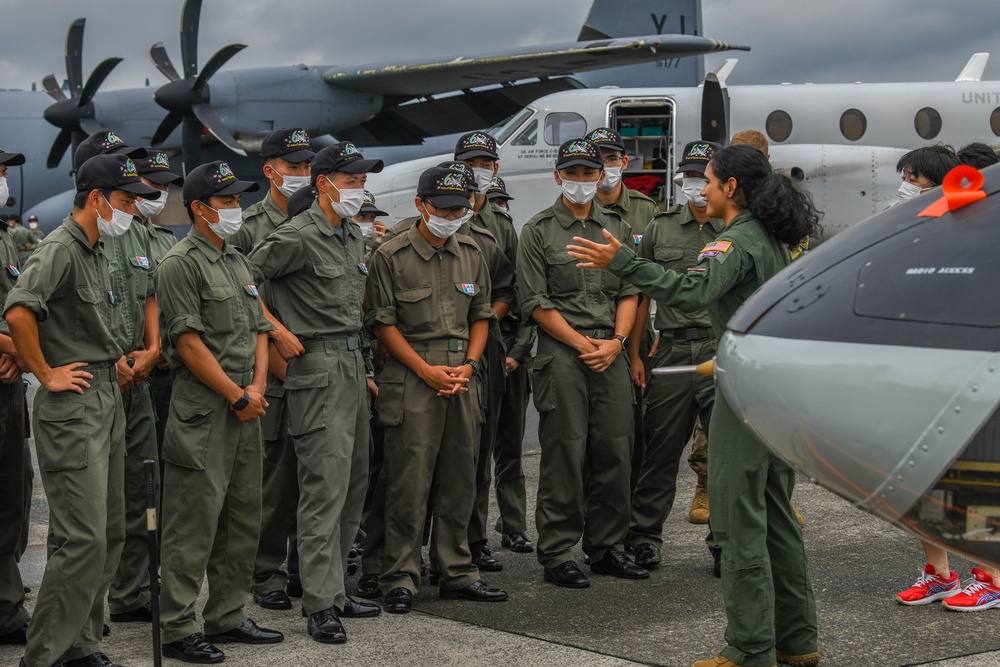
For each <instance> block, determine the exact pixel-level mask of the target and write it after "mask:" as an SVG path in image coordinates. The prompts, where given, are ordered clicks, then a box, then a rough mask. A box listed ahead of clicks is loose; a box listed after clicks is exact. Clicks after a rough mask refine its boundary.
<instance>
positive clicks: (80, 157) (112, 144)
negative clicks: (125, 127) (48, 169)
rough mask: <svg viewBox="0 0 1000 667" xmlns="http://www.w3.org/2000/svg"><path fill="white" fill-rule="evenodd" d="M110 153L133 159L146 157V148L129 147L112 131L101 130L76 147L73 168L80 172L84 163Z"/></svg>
mask: <svg viewBox="0 0 1000 667" xmlns="http://www.w3.org/2000/svg"><path fill="white" fill-rule="evenodd" d="M110 153H123V154H125V155H127V156H129V157H130V158H133V159H138V158H144V157H146V149H145V148H143V147H141V146H129V145H128V144H126V143H125V142H124V141H123V140H122V138H121V137H119V136H118V135H117V134H115V133H114V132H112V131H111V130H101V131H100V132H95V133H94V134H92V135H90V136H89V137H87V138H86V139H84V140H83V141H81V142H80V145H79V146H77V147H76V151H75V152H74V153H73V168H74V169H76V170H79V169H80V167H81V166H82V165H83V163H84V162H86V161H87V160H89V159H90V158H92V157H94V156H95V155H105V154H110Z"/></svg>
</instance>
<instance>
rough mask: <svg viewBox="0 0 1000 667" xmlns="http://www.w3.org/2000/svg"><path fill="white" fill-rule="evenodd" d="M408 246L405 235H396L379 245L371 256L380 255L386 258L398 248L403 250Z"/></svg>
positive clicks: (407, 239) (408, 242) (408, 240)
mask: <svg viewBox="0 0 1000 667" xmlns="http://www.w3.org/2000/svg"><path fill="white" fill-rule="evenodd" d="M383 238H385V237H383ZM408 245H410V239H409V237H407V235H406V234H405V233H400V234H396V235H395V236H393V237H391V238H387V239H386V240H385V241H384V242H383V243H380V244H379V245H378V247H377V248H375V250H374V251H373V254H376V255H378V254H382V255H385V256H386V257H388V256H390V255H392V254H393V253H395V252H396V251H398V250H399V249H400V248H405V247H406V246H408Z"/></svg>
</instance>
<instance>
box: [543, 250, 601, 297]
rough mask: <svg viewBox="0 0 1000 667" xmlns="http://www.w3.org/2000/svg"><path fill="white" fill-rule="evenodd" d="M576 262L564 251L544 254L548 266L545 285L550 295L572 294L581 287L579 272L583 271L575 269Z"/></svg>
mask: <svg viewBox="0 0 1000 667" xmlns="http://www.w3.org/2000/svg"><path fill="white" fill-rule="evenodd" d="M576 262H577V260H575V259H573V258H572V257H570V256H569V254H568V253H567V252H566V251H565V250H562V251H560V252H554V251H547V252H546V253H545V263H546V264H547V265H548V268H547V270H546V283H547V287H548V291H549V293H550V294H573V293H575V292H577V291H579V290H580V289H581V288H582V287H583V284H582V281H581V280H580V271H582V270H583V269H578V268H576ZM602 273H603V272H602Z"/></svg>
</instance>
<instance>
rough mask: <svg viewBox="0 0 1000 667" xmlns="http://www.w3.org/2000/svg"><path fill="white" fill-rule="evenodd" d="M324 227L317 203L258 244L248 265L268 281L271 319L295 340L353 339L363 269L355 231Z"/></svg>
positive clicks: (360, 241) (358, 316)
mask: <svg viewBox="0 0 1000 667" xmlns="http://www.w3.org/2000/svg"><path fill="white" fill-rule="evenodd" d="M341 226H342V228H343V232H344V233H343V236H341V235H340V233H339V232H338V231H337V230H336V229H335V228H334V227H333V225H331V224H330V222H329V221H328V220H327V218H326V215H325V214H324V213H323V209H322V208H321V207H320V204H319V201H318V200H317V201H314V202H313V204H312V206H311V207H310V208H308V209H307V210H306V211H304V212H303V213H301V214H300V215H297V216H296V217H294V218H293V219H291V220H290V221H288V222H286V223H285V224H283V225H281V226H279V227H277V228H276V229H275V231H274V232H272V233H271V234H269V235H268V236H267V237H265V238H264V239H263V240H262V241H260V242H259V243H258V244H257V245H256V246H255V248H254V250H253V252H252V253H250V261H251V262H252V263H253V264H254V265H256V266H257V268H258V269H259V270H260V271H261V273H262V274H263V275H264V278H266V279H267V280H269V281H270V290H271V296H272V302H273V304H274V308H273V311H274V314H275V316H276V317H277V318H278V319H279V320H280V321H281V323H282V324H284V325H285V326H286V327H288V329H289V330H291V331H293V332H294V333H295V335H297V336H299V337H300V338H305V339H308V338H324V337H329V336H341V335H353V334H357V333H358V331H359V329H360V326H361V320H362V303H363V301H364V295H365V283H366V281H367V279H368V267H367V265H366V264H365V242H364V237H363V236H362V234H361V229H360V228H359V227H358V226H357V225H356V224H354V223H353V222H351V221H350V220H344V221H343V222H341Z"/></svg>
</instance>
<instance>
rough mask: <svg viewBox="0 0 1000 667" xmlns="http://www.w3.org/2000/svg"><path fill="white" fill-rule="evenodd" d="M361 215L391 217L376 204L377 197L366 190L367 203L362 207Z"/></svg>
mask: <svg viewBox="0 0 1000 667" xmlns="http://www.w3.org/2000/svg"><path fill="white" fill-rule="evenodd" d="M360 212H361V213H374V214H375V215H377V216H378V215H389V214H388V213H386V212H385V211H383V210H382V209H380V208H379V207H378V205H377V204H376V203H375V195H373V194H372V193H370V192H368V191H367V190H365V202H364V203H363V204H362V205H361V211H360Z"/></svg>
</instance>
